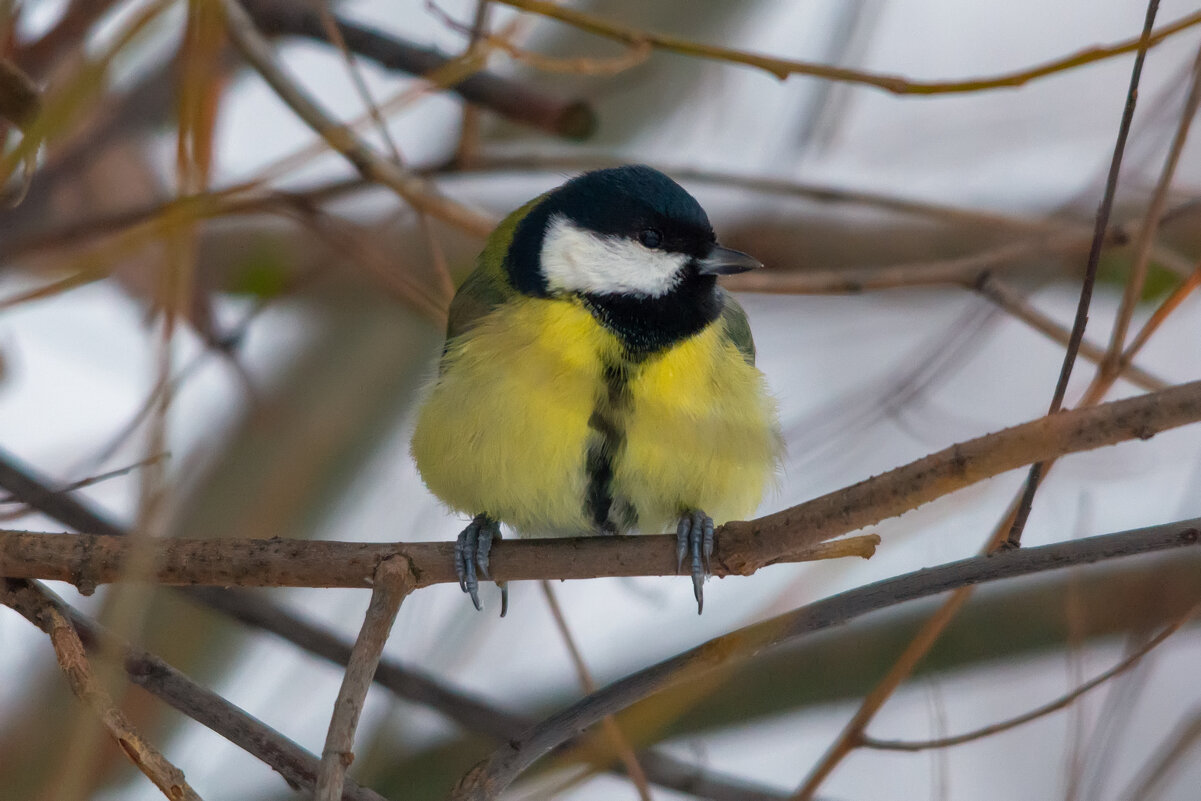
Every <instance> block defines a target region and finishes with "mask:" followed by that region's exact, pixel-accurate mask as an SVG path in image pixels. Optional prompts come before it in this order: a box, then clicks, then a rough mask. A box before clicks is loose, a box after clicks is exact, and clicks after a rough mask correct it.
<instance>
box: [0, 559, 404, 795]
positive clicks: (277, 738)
mask: <svg viewBox="0 0 1201 801" xmlns="http://www.w3.org/2000/svg"><path fill="white" fill-rule="evenodd" d="M0 603H3V604H4V605H5V606H8V607H10V608H11V609H13V610H14V611H16V612H17V613H18V614H20V615H21V616H22V617H24V618H25V619H26V620H28V621H29V622H30V623H33V624H34V625H35V626H37V627H38V628H40V629H42V630H43V631H47V630H48V628H47V623H46V621H47V620H49V618H48V616H47V615H48V613H49V611H51V610H54V611H56V612H57V613H58V614H59V615H61V616H63V617H65V618H67V619H68V620H70V622H71V625H72V626H74V629H75V631H77V632H78V633H79V637H80V640H81V642H83V644H84V645H85V646H86V647H88V648H89V649H91V650H97V649H98V648H101V647H104V648H108V649H109V650H110V652H112V653H119V654H121V656H122V660H123V664H124V667H125V672H126V674H127V675H128V676H129V680H130V681H132V682H133V683H134V684H137V685H139V686H140V687H142V688H143V689H145V690H147V691H148V692H150V693H152V694H154V695H156V696H158V697H159V698H161V699H163V700H164V701H166V702H167V703H168V704H170V705H171V706H172V707H174V708H175V709H177V710H179V711H180V712H182V713H183V714H185V715H187V716H188V717H190V718H192V719H193V720H195V721H197V722H198V723H200V724H202V725H204V726H207V727H208V728H210V729H212V730H213V731H215V732H216V733H217V734H219V735H221V736H222V737H224V738H225V739H227V740H229V741H230V742H231V743H233V744H234V745H236V746H238V747H239V748H242V749H243V750H245V751H246V752H247V753H249V754H251V755H253V756H254V757H256V758H258V759H260V760H262V761H263V762H265V763H266V764H268V765H270V766H271V767H272V768H274V769H275V770H276V771H278V772H279V774H280V775H281V776H283V777H284V779H285V780H287V781H288V782H291V783H293V784H295V785H298V786H300V787H312V786H313V784H314V781H315V780H316V776H317V767H318V764H319V762H318V760H317V757H315V756H314V755H312V754H310V753H309V752H308V751H305V750H304V749H303V748H301V747H300V746H299V745H297V744H296V743H294V742H292V741H291V740H289V739H288V738H286V737H284V736H283V735H282V734H280V733H279V732H277V731H275V730H273V729H271V728H270V727H268V726H267V725H265V724H264V723H262V722H261V721H259V720H257V719H256V718H254V717H251V716H250V715H248V714H247V713H246V712H244V711H243V710H242V709H240V708H238V707H236V706H234V705H233V704H231V703H230V702H229V701H226V700H225V699H224V698H222V697H221V696H220V695H217V694H216V693H214V692H213V691H211V690H208V689H206V688H204V687H201V686H200V685H198V684H196V683H195V682H193V681H192V680H191V679H189V678H188V677H187V676H185V675H184V674H182V673H180V672H179V671H178V670H176V669H175V668H173V667H171V666H170V665H168V664H167V663H166V662H164V661H163V660H162V659H160V658H159V657H157V656H155V655H154V654H151V653H150V652H148V651H143V650H141V649H138V648H134V647H132V646H130V645H129V644H128V643H121V642H116V641H115V638H113V637H112V635H110V634H109V633H108V632H107V631H105V630H104V629H103V628H102V627H101V626H100V625H99V624H98V623H96V621H94V620H92V619H91V618H89V617H86V616H85V615H83V614H81V613H80V612H79V611H77V610H75V609H73V608H72V607H71V606H69V605H68V604H66V603H65V602H64V601H63V600H62V599H60V598H59V597H58V596H56V595H55V594H54V593H52V592H50V591H49V590H48V589H46V588H45V587H43V586H42V585H41V584H39V583H37V582H26V581H11V580H10V581H5V580H2V579H0ZM342 798H343V801H386V800H385V799H384V798H383V796H380V795H378V794H376V793H374V792H372V791H371V790H367V789H365V788H362V787H359V786H358V785H357V784H355V783H354V782H353V781H347V783H346V787H345V791H344V793H343V795H342Z"/></svg>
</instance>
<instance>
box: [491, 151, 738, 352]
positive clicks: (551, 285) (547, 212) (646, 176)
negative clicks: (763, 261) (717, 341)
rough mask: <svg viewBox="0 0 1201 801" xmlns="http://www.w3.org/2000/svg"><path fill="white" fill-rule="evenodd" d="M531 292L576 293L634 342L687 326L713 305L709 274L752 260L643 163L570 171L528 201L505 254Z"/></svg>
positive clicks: (699, 323)
mask: <svg viewBox="0 0 1201 801" xmlns="http://www.w3.org/2000/svg"><path fill="white" fill-rule="evenodd" d="M504 266H505V270H506V272H507V273H508V277H509V281H510V282H511V283H512V285H513V286H514V288H516V289H517V290H518V291H519V292H522V293H524V294H527V295H532V296H535V297H547V298H556V297H578V298H580V299H582V300H583V302H584V303H585V304H586V305H587V306H588V307H589V309H590V310H591V311H592V312H593V314H594V315H595V316H596V317H597V318H598V319H599V320H600V321H601V322H602V323H603V324H605V325H606V326H607V327H609V328H610V329H612V330H614V331H615V333H617V334H618V335H619V336H621V337H622V338H623V339H624V340H625V341H626V343H627V345H629V346H631V348H633V349H635V350H648V349H649V350H653V349H655V348H657V347H661V346H663V345H665V344H670V343H671V342H674V341H678V340H679V339H681V338H683V337H685V336H689V335H691V334H694V333H696V332H697V331H699V330H700V329H701V328H703V327H704V326H705V325H707V324H708V323H709V322H712V321H713V320H714V319H716V317H717V316H718V315H719V314H720V313H721V304H722V301H721V296H720V294H719V292H718V290H717V287H716V277H717V276H718V275H727V274H731V273H739V272H744V271H746V270H751V269H754V268H756V267H759V266H761V265H760V264H759V262H758V261H756V260H755V259H753V258H751V257H750V256H748V255H746V254H745V253H740V252H739V251H736V250H731V249H729V248H724V247H722V246H720V245H718V244H717V238H716V236H715V235H714V233H713V228H712V226H711V225H710V224H709V218H708V216H707V215H706V214H705V210H704V209H702V208H701V206H700V204H699V203H697V201H696V199H695V198H693V197H692V195H690V194H688V192H687V191H685V190H684V188H683V187H681V186H680V185H679V184H677V183H676V182H675V181H673V180H671V179H670V178H668V177H667V176H666V175H664V174H663V173H661V172H659V171H658V170H655V169H652V168H650V167H646V166H642V165H632V166H625V167H616V168H612V169H605V170H596V171H593V172H588V173H585V174H583V175H580V176H579V177H577V178H573V179H572V180H570V181H568V182H567V183H565V184H563V185H562V186H560V187H558V188H557V189H554V190H552V191H550V192H548V193H546V194H545V195H543V196H542V197H541V198H540V199H539V200H538V201H536V202H535V203H533V204H532V205H531V206H530V207H528V210H527V211H526V213H525V215H524V216H523V217H522V218H521V219H520V220H519V221H518V222H517V224H516V227H515V228H514V229H513V237H512V240H511V242H510V243H509V248H508V251H507V253H506V255H505V263H504Z"/></svg>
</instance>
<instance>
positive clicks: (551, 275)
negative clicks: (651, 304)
mask: <svg viewBox="0 0 1201 801" xmlns="http://www.w3.org/2000/svg"><path fill="white" fill-rule="evenodd" d="M687 263H688V256H686V255H684V254H683V253H667V252H665V251H661V250H652V249H651V248H648V247H645V246H643V245H640V244H639V243H637V242H635V241H633V240H631V239H625V238H624V237H618V236H604V235H603V234H596V233H593V232H591V231H588V230H585V229H583V228H580V227H578V226H575V225H572V224H571V223H570V222H568V221H567V219H566V218H564V217H562V216H555V217H552V218H551V221H550V224H549V225H548V226H547V229H546V234H545V235H544V236H543V238H542V272H543V274H544V275H545V276H546V283H547V285H548V286H549V287H550V289H551V291H552V292H588V293H593V294H599V295H616V294H633V295H644V296H650V297H660V296H662V295H666V294H667V293H668V292H670V291H671V290H672V289H674V288H675V287H676V285H677V284H679V283H680V279H681V278H682V277H683V272H682V271H683V268H684V265H686V264H687Z"/></svg>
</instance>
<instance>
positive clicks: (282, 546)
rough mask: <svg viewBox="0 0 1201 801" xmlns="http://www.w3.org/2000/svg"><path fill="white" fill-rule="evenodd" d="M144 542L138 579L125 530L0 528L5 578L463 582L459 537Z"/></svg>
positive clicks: (535, 558)
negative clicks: (386, 569)
mask: <svg viewBox="0 0 1201 801" xmlns="http://www.w3.org/2000/svg"><path fill="white" fill-rule="evenodd" d="M675 541H676V540H675V535H674V534H673V535H666V534H663V535H653V536H623V537H566V538H555V539H534V540H506V541H505V543H504V545H503V546H502V547H498V548H496V549H495V554H496V559H495V560H494V562H493V565H494V567H493V570H492V573H493V575H495V576H496V577H497V579H498V580H500V581H527V580H532V579H542V578H554V579H583V578H598V577H601V576H674V575H676V564H675V547H676V545H675ZM879 541H880V538H879V537H877V536H876V535H865V536H860V537H850V538H848V539H846V540H838V541H835V542H825V543H811V544H807V545H805V546H802V547H797V548H793V549H792V550H791V551H790V552H789V553H787V554H784V555H780V554H774V555H771V556H768V555H763V556H760V557H759V558H758V561H759V562H760V563H761V565H763V564H769V563H770V564H775V563H777V562H805V561H813V560H816V559H835V558H841V557H845V556H857V557H861V558H865V559H866V558H868V557H870V556H871V555H872V553H874V551H875V548H876V545H877V544H878V543H879ZM140 547H146V548H149V549H150V550H151V552H152V557H151V558H152V561H153V565H154V566H153V568H152V570H151V572H150V573H149V574H146V575H143V576H140V577H139V576H134V575H129V574H127V565H126V561H127V560H128V559H129V557H130V554H131V553H132V552H133V551H134V549H133V548H132V547H131V546H130V545H129V543H128V541H127V539H126V538H125V537H123V536H111V535H94V534H90V533H83V534H43V533H37V532H28V531H5V530H0V576H3V577H7V578H41V579H50V580H54V581H69V582H71V583H72V584H75V585H76V586H79V587H94V586H96V585H99V584H109V583H112V582H116V581H139V580H142V581H144V580H150V581H152V582H154V583H156V584H165V585H169V586H211V587H352V588H367V587H370V586H371V581H372V576H373V575H374V573H375V569H376V565H378V564H379V563H380V562H382V561H384V560H386V559H389V558H391V557H393V556H397V555H400V556H403V557H405V558H406V559H407V560H409V562H410V569H411V570H412V573H413V581H414V585H415V587H428V586H430V585H431V584H446V583H456V582H457V581H458V578H457V577H456V576H455V573H454V543H453V542H414V543H376V542H329V541H311V540H293V539H283V538H271V539H219V538H218V539H160V540H155V541H154V542H153V544H145V545H144V546H140ZM723 553H726V552H725V551H723V550H722V548H721V546H720V545H718V546H717V551H716V553H715V554H714V557H713V558H714V565H713V575H715V576H727V575H731V574H732V573H734V572H738V573H740V574H743V575H745V572H744V570H745V568H740V569H739V570H738V571H734V570H731V569H730V568H728V567H726V566H725V565H724V564H722V563H721V558H722V555H723ZM732 558H737V554H733V555H732Z"/></svg>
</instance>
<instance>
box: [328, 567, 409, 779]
mask: <svg viewBox="0 0 1201 801" xmlns="http://www.w3.org/2000/svg"><path fill="white" fill-rule="evenodd" d="M411 586H412V585H411V582H410V570H409V565H408V563H407V562H406V561H405V559H404V558H403V557H392V558H389V559H385V560H383V561H382V562H380V564H379V567H378V568H376V570H375V576H374V587H373V588H372V590H371V602H370V603H369V604H368V606H367V614H366V616H365V617H364V618H363V627H362V628H361V629H359V636H358V639H357V640H355V643H354V649H353V650H351V652H350V661H349V662H347V664H346V673H345V674H344V675H343V677H342V687H341V689H339V690H338V699H337V701H335V702H334V714H333V716H332V717H331V718H330V721H329V732H328V733H327V734H326V736H325V748H324V749H323V750H322V751H321V771H320V772H319V773H318V775H317V789H316V792H315V793H314V798H315V799H316V801H337V800H338V799H339V798H341V797H342V784H343V782H344V781H345V779H346V769H347V768H348V767H350V763H351V762H353V761H354V732H355V729H356V728H357V727H358V725H359V715H360V714H361V713H362V711H363V701H364V700H366V698H367V689H368V688H369V687H371V680H372V677H374V676H375V669H376V668H377V667H378V666H379V660H380V657H381V656H382V655H383V653H384V644H385V643H386V642H387V641H388V633H389V632H391V631H392V623H393V622H394V621H395V620H396V613H397V612H399V611H400V604H401V602H402V601H403V600H404V598H405V596H406V595H408V594H409V590H410V589H411Z"/></svg>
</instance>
